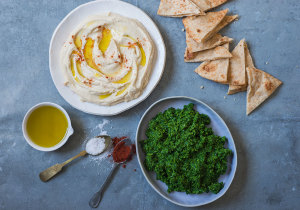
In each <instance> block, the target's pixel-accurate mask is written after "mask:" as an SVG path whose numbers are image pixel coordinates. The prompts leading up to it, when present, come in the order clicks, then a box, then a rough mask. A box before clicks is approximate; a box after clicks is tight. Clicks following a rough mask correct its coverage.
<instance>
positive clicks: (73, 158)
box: [61, 150, 87, 167]
mask: <svg viewBox="0 0 300 210" xmlns="http://www.w3.org/2000/svg"><path fill="white" fill-rule="evenodd" d="M86 154H87V152H86V151H85V150H83V151H81V152H80V153H79V154H78V155H76V156H74V157H72V158H70V159H69V160H66V161H65V162H63V163H61V165H62V167H64V166H65V165H67V164H68V163H70V162H71V161H73V160H75V159H76V158H79V157H81V156H85V155H86Z"/></svg>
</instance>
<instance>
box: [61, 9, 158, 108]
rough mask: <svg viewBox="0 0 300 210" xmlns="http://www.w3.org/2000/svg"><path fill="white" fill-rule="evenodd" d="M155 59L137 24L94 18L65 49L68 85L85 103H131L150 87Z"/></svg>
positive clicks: (113, 17) (116, 18)
mask: <svg viewBox="0 0 300 210" xmlns="http://www.w3.org/2000/svg"><path fill="white" fill-rule="evenodd" d="M153 56H154V45H153V42H152V40H151V38H150V36H149V34H148V32H147V31H146V29H145V28H144V26H143V25H142V24H141V23H139V22H138V21H136V20H134V19H129V18H126V17H123V16H120V15H116V14H112V13H109V14H107V15H103V16H97V17H93V18H90V19H89V20H88V21H87V22H86V23H85V24H82V25H81V26H80V27H79V28H78V29H77V30H75V32H74V33H72V35H71V36H70V38H69V40H67V42H66V43H65V44H64V46H63V50H62V59H63V60H62V64H63V71H64V74H65V78H66V82H65V84H66V85H67V86H68V87H70V88H71V89H72V90H73V91H74V92H75V93H76V94H78V95H79V96H80V97H81V100H82V101H87V102H92V103H97V104H101V105H113V104H117V103H120V102H123V101H130V100H133V99H135V98H137V97H139V96H140V95H141V93H142V92H143V90H144V88H145V86H146V85H147V83H148V80H149V75H150V72H151V68H152V66H151V61H152V59H153Z"/></svg>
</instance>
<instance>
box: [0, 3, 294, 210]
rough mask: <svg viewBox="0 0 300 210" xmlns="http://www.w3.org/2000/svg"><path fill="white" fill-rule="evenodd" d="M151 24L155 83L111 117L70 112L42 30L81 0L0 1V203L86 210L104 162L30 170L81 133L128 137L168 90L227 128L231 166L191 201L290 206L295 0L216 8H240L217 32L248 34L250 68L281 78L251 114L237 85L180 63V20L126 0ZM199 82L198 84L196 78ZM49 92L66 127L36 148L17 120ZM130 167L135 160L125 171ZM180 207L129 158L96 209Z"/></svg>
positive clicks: (74, 145)
mask: <svg viewBox="0 0 300 210" xmlns="http://www.w3.org/2000/svg"><path fill="white" fill-rule="evenodd" d="M127 1H128V2H130V3H132V4H134V5H137V6H138V7H140V8H141V9H143V10H144V11H146V12H147V13H148V14H149V15H150V16H151V18H153V20H154V21H155V22H156V23H157V25H158V27H159V28H160V30H161V33H162V35H163V37H164V40H165V43H166V47H167V54H168V55H167V63H166V68H165V72H164V75H163V77H162V80H161V82H160V83H159V85H158V86H157V88H156V89H155V91H154V92H153V93H152V94H151V95H150V96H149V98H148V99H147V100H145V101H144V102H142V103H141V104H139V105H138V106H136V107H134V108H132V109H130V110H128V111H126V112H124V113H122V114H119V115H117V116H114V117H105V118H104V117H99V116H93V115H89V114H85V113H83V112H80V111H77V110H75V109H74V108H72V107H71V106H70V105H69V104H67V103H66V102H65V101H64V99H63V98H61V96H60V95H59V94H58V92H57V90H56V88H55V87H54V84H53V82H52V80H51V77H50V73H49V68H48V47H49V42H50V38H51V35H52V33H53V31H54V29H55V27H56V26H57V24H58V23H59V22H60V21H61V20H62V18H63V17H64V16H65V15H67V14H68V12H70V11H71V10H72V9H74V8H75V7H77V6H78V5H80V4H82V3H84V2H86V1H84V0H65V1H59V0H52V1H50V0H49V1H46V0H42V1H37V0H35V1H25V0H19V1H17V0H2V1H0V8H1V12H0V23H1V27H0V43H1V47H0V72H1V76H0V98H1V99H0V208H1V209H89V206H88V201H89V198H90V197H91V195H92V194H93V192H95V191H96V190H97V189H98V187H99V185H100V184H101V182H102V181H103V179H104V177H105V176H106V175H107V173H108V171H109V165H110V163H109V162H108V161H106V160H105V161H102V162H101V163H98V162H97V161H96V160H93V159H91V158H90V157H86V158H82V159H81V160H79V161H77V162H76V163H74V164H72V165H71V166H69V167H68V168H66V170H65V171H64V172H63V173H62V174H60V176H58V177H56V178H55V179H53V180H52V181H51V182H49V183H42V182H41V181H40V180H39V178H38V173H39V172H40V171H41V170H43V169H45V168H46V167H48V166H50V165H51V164H54V163H56V162H61V161H64V160H65V159H67V158H69V157H71V156H72V155H75V154H76V153H77V152H79V151H80V150H81V149H82V148H83V147H82V144H83V142H84V141H85V140H86V139H88V138H89V137H92V136H95V135H97V134H98V133H99V132H100V131H101V129H100V128H101V126H100V127H99V126H98V125H99V124H101V123H102V122H103V120H104V119H106V120H109V123H108V124H106V125H105V126H104V128H103V130H105V131H107V132H108V133H109V134H110V135H112V136H119V135H127V136H129V137H130V138H131V139H132V140H134V137H135V131H136V127H137V125H138V121H139V119H140V117H141V116H142V114H143V112H144V111H145V110H146V109H147V107H149V106H150V105H151V104H152V103H153V102H155V101H156V100H158V99H160V98H163V97H166V96H173V95H186V96H191V97H195V98H197V99H200V100H202V101H204V102H206V103H207V104H209V105H210V106H211V107H212V108H213V109H215V110H216V111H217V112H218V113H219V114H220V115H221V116H222V117H223V118H224V120H225V121H226V123H227V124H228V126H229V128H230V129H231V131H232V134H233V137H234V139H235V143H236V146H237V150H238V156H239V160H238V169H237V173H236V177H235V179H234V181H233V183H232V186H231V187H230V189H229V191H228V192H227V193H226V194H225V195H224V196H223V197H222V198H220V199H219V200H217V201H215V202H213V203H211V204H209V205H206V206H204V207H200V208H199V209H297V208H298V209H299V204H300V200H299V199H300V168H299V166H300V141H299V137H300V101H299V98H300V90H299V83H300V36H299V34H300V13H299V11H300V3H299V1H298V0H289V1H283V0H273V1H270V0H265V1H260V0H252V1H250V0H248V1H245V0H240V1H239V0H231V1H230V2H229V3H227V4H226V5H225V6H223V7H222V8H227V7H228V8H230V11H231V13H233V14H235V13H237V14H239V15H240V19H239V21H238V22H235V23H233V24H231V25H230V26H229V27H227V28H226V29H224V30H223V31H222V33H223V34H224V35H227V36H230V37H233V38H234V39H235V42H234V43H233V44H232V45H231V49H232V48H233V47H234V45H235V44H237V42H238V41H239V40H240V39H241V38H244V37H245V38H246V40H247V41H248V43H249V47H250V49H251V52H252V55H253V58H254V60H255V64H256V66H257V67H258V68H260V69H263V70H265V71H266V72H268V73H270V74H272V75H274V76H275V77H277V78H279V79H280V80H282V81H283V83H284V85H283V86H282V87H281V88H280V89H279V90H278V91H277V92H276V93H275V94H274V95H273V96H272V97H271V98H270V99H269V100H268V101H267V102H266V103H264V104H263V105H262V106H261V107H260V108H259V109H257V110H256V111H255V112H254V113H253V114H252V115H250V116H249V117H246V115H245V106H246V104H245V96H246V95H245V93H240V94H237V95H233V96H228V97H227V98H226V99H224V96H225V94H226V91H227V87H226V86H223V85H220V84H216V83H213V82H211V81H208V80H205V79H202V78H201V77H199V76H198V75H196V74H195V73H194V72H193V69H194V68H195V67H196V66H197V64H186V63H184V62H183V53H184V50H185V33H184V32H182V31H181V29H182V28H183V25H182V23H181V19H175V18H165V17H160V16H157V15H156V11H157V8H158V5H159V1H158V0H151V1H150V0H148V1H143V0H127ZM202 85H203V86H204V87H205V88H204V89H200V86H202ZM42 101H51V102H55V103H58V104H60V105H62V106H63V107H64V108H65V109H66V110H67V111H68V113H69V114H70V117H71V120H72V123H73V126H74V128H75V134H74V135H73V136H72V137H71V138H70V140H69V141H68V142H67V144H66V145H65V146H63V147H62V148H61V149H59V150H58V151H55V152H49V153H45V152H40V151H36V150H34V149H33V148H31V147H30V146H29V145H28V144H27V143H26V142H25V140H24V138H23V135H22V130H21V122H22V119H23V116H24V114H25V113H26V111H27V110H28V109H29V108H30V107H31V106H33V105H34V104H36V103H39V102H42ZM134 169H137V171H136V172H134ZM100 208H101V209H183V208H182V207H179V206H176V205H174V204H172V203H170V202H168V201H166V200H164V199H163V198H162V197H160V196H159V195H158V194H157V193H156V192H155V191H154V190H153V189H152V188H151V187H150V186H149V185H148V183H147V182H146V180H145V178H144V177H143V175H142V173H141V171H140V169H139V166H138V162H137V160H136V158H134V159H133V161H132V162H130V163H129V164H128V165H127V168H126V169H123V168H120V169H119V170H118V171H117V173H116V174H115V177H114V180H113V181H112V183H111V185H110V186H109V188H108V189H107V191H106V193H105V195H104V197H103V200H102V203H101V207H99V209H100Z"/></svg>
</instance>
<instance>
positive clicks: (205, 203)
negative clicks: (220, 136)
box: [135, 96, 238, 207]
mask: <svg viewBox="0 0 300 210" xmlns="http://www.w3.org/2000/svg"><path fill="white" fill-rule="evenodd" d="M170 99H189V100H193V101H196V102H198V103H200V104H202V105H204V106H206V107H207V108H208V109H210V110H211V111H212V113H214V114H215V115H216V116H217V117H218V118H219V119H220V120H221V122H222V123H224V125H225V127H226V128H227V129H228V131H229V135H230V137H231V139H232V143H233V147H234V150H235V155H236V158H235V163H234V167H232V165H233V164H232V165H231V170H234V173H233V176H232V179H231V180H229V184H228V187H227V188H226V190H225V191H223V192H222V193H220V194H219V196H218V197H216V198H214V199H213V200H211V201H208V202H204V203H202V204H182V203H179V202H176V201H174V200H172V199H170V198H168V197H167V196H165V195H164V194H162V193H161V192H160V191H159V190H158V189H157V188H156V187H155V186H154V185H153V184H152V183H151V181H150V180H149V179H148V177H147V175H146V173H145V171H144V169H143V165H144V163H142V161H141V159H140V151H139V149H138V143H139V142H138V135H139V130H140V126H141V123H142V121H143V120H144V117H145V116H146V114H148V112H149V111H150V110H151V109H152V108H153V107H154V106H155V105H157V104H158V103H160V102H162V101H165V100H170ZM135 144H136V147H137V149H136V154H137V159H138V162H139V166H140V168H141V171H142V173H143V175H144V177H145V179H146V180H147V182H148V183H149V185H150V186H151V187H152V188H153V189H154V190H155V191H156V192H157V193H158V194H159V195H161V196H162V197H163V198H165V199H166V200H168V201H170V202H171V203H174V204H176V205H178V206H183V207H199V206H204V205H207V204H209V203H212V202H214V201H216V200H218V199H219V198H221V197H222V196H223V195H224V194H225V193H226V192H227V191H228V189H229V188H230V186H231V184H232V181H233V179H234V177H235V174H236V169H237V164H238V162H237V159H238V156H237V150H236V146H235V143H234V139H233V137H232V135H231V132H230V130H229V128H228V126H227V124H226V123H225V121H224V120H223V118H222V117H221V116H220V115H219V114H218V113H217V112H216V111H215V110H213V109H212V108H211V107H210V106H208V105H207V104H206V103H204V102H202V101H200V100H198V99H196V98H193V97H188V96H170V97H166V98H162V99H159V100H158V101H156V102H154V103H153V104H152V105H151V106H150V107H149V108H148V109H147V110H146V111H145V112H144V114H143V116H142V117H141V119H140V121H139V124H138V127H137V131H136V136H135Z"/></svg>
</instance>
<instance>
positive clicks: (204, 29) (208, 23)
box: [182, 9, 228, 42]
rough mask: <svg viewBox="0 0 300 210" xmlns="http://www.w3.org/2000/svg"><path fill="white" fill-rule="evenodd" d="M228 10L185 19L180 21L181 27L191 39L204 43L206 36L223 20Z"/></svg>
mask: <svg viewBox="0 0 300 210" xmlns="http://www.w3.org/2000/svg"><path fill="white" fill-rule="evenodd" d="M227 12H228V9H225V10H222V11H219V12H208V13H207V14H206V15H205V16H197V17H186V18H183V19H182V22H183V25H184V27H185V29H186V31H187V33H188V34H189V35H190V37H191V38H192V39H194V40H195V41H196V42H204V41H206V40H207V39H208V35H209V34H210V32H211V31H213V30H214V29H215V28H216V27H217V26H218V24H219V23H220V22H221V21H222V20H223V19H224V18H225V16H226V14H227Z"/></svg>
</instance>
